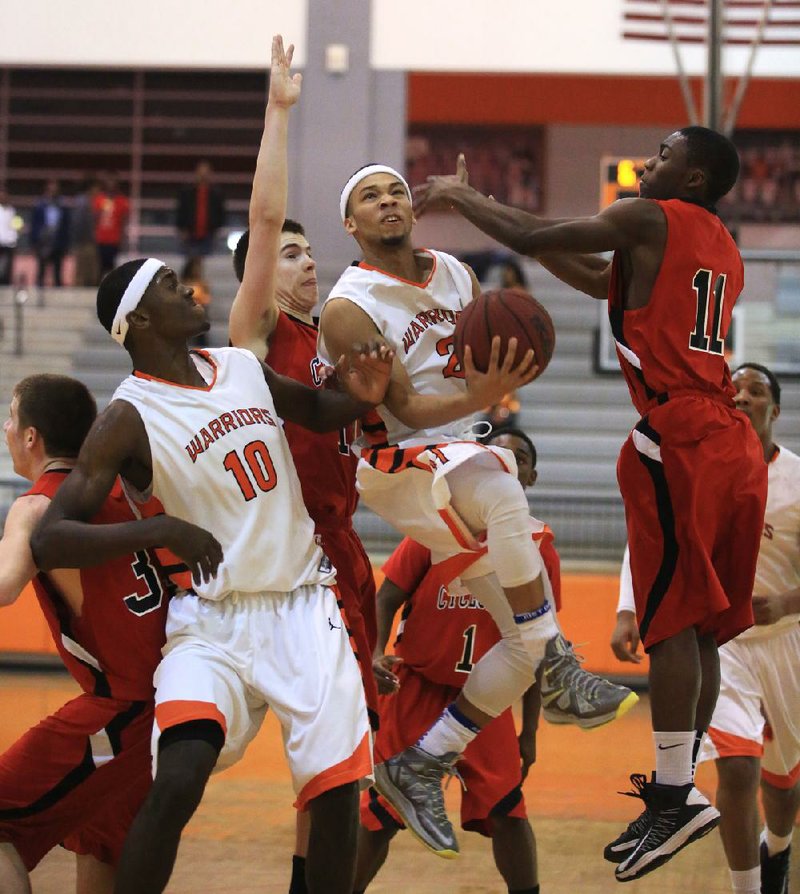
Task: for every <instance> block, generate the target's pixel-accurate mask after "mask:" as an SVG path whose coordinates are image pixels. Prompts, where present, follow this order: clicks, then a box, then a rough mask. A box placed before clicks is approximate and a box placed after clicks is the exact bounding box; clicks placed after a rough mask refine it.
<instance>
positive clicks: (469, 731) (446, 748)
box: [417, 705, 481, 757]
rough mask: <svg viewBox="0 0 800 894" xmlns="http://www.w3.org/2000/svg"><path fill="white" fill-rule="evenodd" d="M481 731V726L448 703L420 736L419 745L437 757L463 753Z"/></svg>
mask: <svg viewBox="0 0 800 894" xmlns="http://www.w3.org/2000/svg"><path fill="white" fill-rule="evenodd" d="M480 731H481V730H480V727H479V726H477V725H476V724H474V723H473V722H472V721H471V720H469V718H467V717H465V716H464V714H462V713H461V711H459V710H458V708H456V706H455V705H448V706H447V707H446V708H445V709H444V711H442V714H441V716H440V717H439V719H438V720H437V721H436V722H435V723H434V724H433V726H432V727H431V728H430V729H429V730H428V732H427V733H424V734H423V735H422V736H421V737H420V739H419V741H418V742H417V746H418V747H419V748H422V750H423V751H427V752H428V754H434V755H436V757H441V756H442V755H443V754H453V753H455V754H461V752H462V751H464V749H465V748H466V747H467V745H469V743H470V742H471V741H472V740H473V739H474V738H475V736H477V735H478V733H479V732H480Z"/></svg>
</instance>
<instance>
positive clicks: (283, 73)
mask: <svg viewBox="0 0 800 894" xmlns="http://www.w3.org/2000/svg"><path fill="white" fill-rule="evenodd" d="M293 56H294V44H289V49H288V50H284V49H283V38H282V37H281V35H280V34H276V35H275V36H274V37H273V38H272V65H271V67H270V73H269V104H270V105H277V106H282V107H283V108H287V109H288V108H289V107H290V106H293V105H294V104H295V103H296V102H297V100H298V98H299V97H300V87H301V84H302V82H303V76H302V75H301V74H294V75H293V74H292V73H291V67H292V57H293Z"/></svg>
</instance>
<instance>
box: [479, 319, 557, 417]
mask: <svg viewBox="0 0 800 894" xmlns="http://www.w3.org/2000/svg"><path fill="white" fill-rule="evenodd" d="M500 346H501V339H500V336H499V335H495V337H494V338H493V339H492V349H491V352H490V354H489V366H488V367H487V369H486V372H480V371H479V370H477V369H476V368H475V364H474V363H473V362H472V348H470V346H469V345H466V346H465V348H464V378H465V380H466V383H467V388H468V389H469V393H470V394H471V395H473V396H474V398H475V401H476V404H477V405H478V409H481V408H483V407H490V406H492V404H496V403H499V402H500V401H501V400H502V399H503V398H504V397H505V396H506V394H509V393H510V392H512V391H516V389H517V388H522V386H523V385H527V384H528V382H532V381H533V380H534V379H535V378H536V374H537V373H538V372H539V367H538V366H537V365H536V355H535V354H534V352H533V350H532V349H529V350H528V351H527V352H526V353H525V356H524V357H523V358H522V360H520V362H519V363H518V364H517V365H516V366H514V359H515V357H516V355H517V339H516V338H510V339H509V340H508V344H507V346H506V354H505V357H504V358H503V362H502V363H501V362H500Z"/></svg>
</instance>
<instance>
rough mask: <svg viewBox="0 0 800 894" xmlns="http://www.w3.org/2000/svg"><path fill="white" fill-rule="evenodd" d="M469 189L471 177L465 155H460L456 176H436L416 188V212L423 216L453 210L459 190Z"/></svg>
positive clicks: (414, 192) (414, 193)
mask: <svg viewBox="0 0 800 894" xmlns="http://www.w3.org/2000/svg"><path fill="white" fill-rule="evenodd" d="M468 188H469V175H468V173H467V162H466V159H465V158H464V154H463V153H460V154H459V156H458V160H457V162H456V172H455V174H435V175H432V176H431V177H428V179H427V181H426V182H425V183H423V184H421V185H420V186H415V187H414V190H413V195H414V212H415V214H417V215H423V214H424V213H425V212H426V211H436V210H442V209H452V207H453V196H454V195H456V194H457V193H458V191H459V190H463V189H468Z"/></svg>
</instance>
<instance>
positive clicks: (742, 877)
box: [730, 866, 761, 894]
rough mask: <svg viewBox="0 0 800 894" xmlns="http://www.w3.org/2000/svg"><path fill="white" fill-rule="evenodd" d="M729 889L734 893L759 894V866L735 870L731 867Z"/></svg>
mask: <svg viewBox="0 0 800 894" xmlns="http://www.w3.org/2000/svg"><path fill="white" fill-rule="evenodd" d="M730 873H731V890H732V891H734V892H735V894H761V867H760V866H755V867H753V869H745V870H743V871H742V872H736V871H735V870H733V869H731V870H730Z"/></svg>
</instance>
